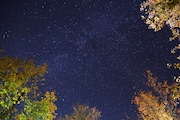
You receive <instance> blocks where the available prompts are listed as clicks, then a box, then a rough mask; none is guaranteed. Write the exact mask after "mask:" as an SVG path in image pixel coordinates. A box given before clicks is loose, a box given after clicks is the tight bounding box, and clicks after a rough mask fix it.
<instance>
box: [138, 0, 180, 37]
mask: <svg viewBox="0 0 180 120" xmlns="http://www.w3.org/2000/svg"><path fill="white" fill-rule="evenodd" d="M140 10H141V11H144V12H145V14H146V15H145V16H142V17H143V19H145V23H146V24H148V25H149V28H150V29H154V31H159V30H161V29H162V27H163V26H164V25H165V24H166V25H168V26H169V27H170V30H171V32H172V37H171V38H170V40H174V39H176V38H178V39H180V29H179V28H180V12H179V11H180V0H146V1H144V2H143V3H142V4H141V8H140Z"/></svg>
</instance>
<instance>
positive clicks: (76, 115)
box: [60, 104, 101, 120]
mask: <svg viewBox="0 0 180 120" xmlns="http://www.w3.org/2000/svg"><path fill="white" fill-rule="evenodd" d="M100 117H101V112H100V111H99V110H98V109H96V108H95V107H93V108H89V106H87V105H81V104H78V105H76V106H74V107H73V113H72V114H71V115H70V116H69V115H66V116H65V118H60V120H99V118H100Z"/></svg>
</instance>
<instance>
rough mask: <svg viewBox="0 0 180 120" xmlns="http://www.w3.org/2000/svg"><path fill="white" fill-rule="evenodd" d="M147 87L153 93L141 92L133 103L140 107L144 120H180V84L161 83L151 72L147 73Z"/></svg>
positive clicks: (139, 110)
mask: <svg viewBox="0 0 180 120" xmlns="http://www.w3.org/2000/svg"><path fill="white" fill-rule="evenodd" d="M147 77H148V81H147V82H146V85H147V86H149V87H151V88H152V92H145V91H141V92H139V93H137V94H136V96H135V98H134V100H133V103H135V104H136V105H137V107H138V115H139V118H141V119H142V120H179V119H180V108H179V107H178V105H179V100H180V83H173V84H171V85H168V83H167V81H163V82H159V81H158V78H157V77H156V76H153V74H152V73H151V71H149V70H148V71H147Z"/></svg>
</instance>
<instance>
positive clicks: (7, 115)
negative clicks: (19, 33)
mask: <svg viewBox="0 0 180 120" xmlns="http://www.w3.org/2000/svg"><path fill="white" fill-rule="evenodd" d="M1 52H2V51H1ZM46 68H47V65H46V64H44V65H40V66H35V64H34V62H33V60H28V61H25V60H22V59H19V58H13V57H4V56H2V55H1V56H0V119H3V120H9V119H15V120H52V119H53V118H55V117H56V114H55V110H56V109H57V107H56V105H55V104H54V102H55V101H56V96H55V92H49V91H47V92H46V93H45V94H44V95H43V94H41V93H40V92H38V83H39V82H41V81H42V80H43V76H44V74H45V73H46Z"/></svg>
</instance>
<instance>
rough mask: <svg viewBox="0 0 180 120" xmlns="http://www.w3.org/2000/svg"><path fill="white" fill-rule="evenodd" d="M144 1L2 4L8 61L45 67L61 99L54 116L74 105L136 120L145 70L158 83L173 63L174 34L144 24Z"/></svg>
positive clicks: (1, 37) (0, 31)
mask: <svg viewBox="0 0 180 120" xmlns="http://www.w3.org/2000/svg"><path fill="white" fill-rule="evenodd" d="M141 2H142V0H140V1H139V0H38V1H37V0H11V1H10V0H8V1H7V0H0V16H1V17H0V48H2V49H4V50H5V52H4V55H11V56H14V57H20V58H24V59H31V58H33V59H35V61H36V63H37V64H42V63H47V64H48V66H49V67H48V74H46V76H45V77H46V87H40V88H41V90H42V91H45V90H48V89H55V90H56V91H57V98H58V101H57V102H56V104H57V106H58V108H59V109H58V111H57V113H58V114H59V116H61V115H62V116H64V115H65V114H69V113H71V112H72V106H73V105H75V104H76V103H83V104H88V105H89V106H90V107H94V106H95V107H97V108H98V109H99V110H100V111H101V112H102V118H101V119H102V120H126V119H127V117H126V116H129V117H130V120H136V119H137V118H136V107H135V105H133V104H131V100H132V99H133V97H134V92H136V91H138V90H139V89H141V88H145V85H144V84H143V83H144V82H145V81H146V78H145V77H144V76H143V74H144V73H145V71H146V70H147V69H150V70H152V72H153V73H154V74H156V75H158V76H159V78H160V79H161V80H163V79H172V76H173V75H174V71H171V70H169V69H167V68H166V63H167V62H173V61H175V60H176V59H175V56H173V55H171V54H170V49H172V48H173V46H175V45H176V44H177V43H176V42H169V40H168V38H169V37H170V36H171V34H170V31H169V30H168V28H167V27H165V28H164V29H163V30H162V31H160V32H157V33H155V32H154V31H153V30H148V28H147V25H145V24H144V22H143V21H142V20H141V17H140V16H141V14H142V13H141V12H140V11H139V4H140V3H141Z"/></svg>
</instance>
